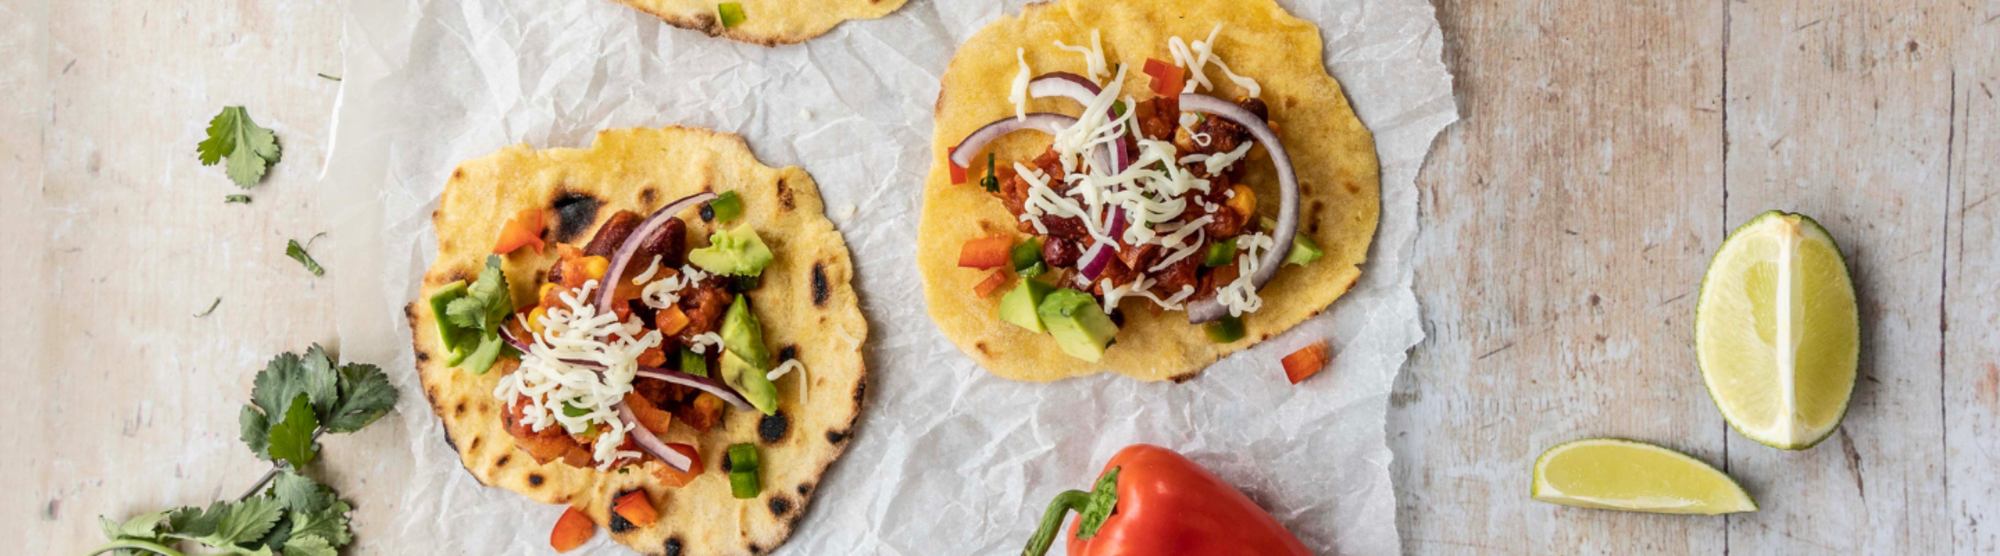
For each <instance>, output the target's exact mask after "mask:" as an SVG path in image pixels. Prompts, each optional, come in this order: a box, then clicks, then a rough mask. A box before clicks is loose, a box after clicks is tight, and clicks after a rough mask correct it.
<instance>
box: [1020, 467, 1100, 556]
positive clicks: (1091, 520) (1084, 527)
mask: <svg viewBox="0 0 2000 556" xmlns="http://www.w3.org/2000/svg"><path fill="white" fill-rule="evenodd" d="M1118 469H1119V468H1117V467H1113V468H1111V470H1110V471H1106V472H1104V476H1102V477H1098V478H1097V488H1095V489H1093V490H1091V491H1090V492H1084V491H1081V490H1071V491H1065V492H1063V493H1062V494H1057V495H1056V499H1055V500H1053V501H1050V502H1049V509H1048V510H1047V511H1044V512H1042V525H1041V527H1038V528H1036V529H1035V536H1034V537H1032V538H1029V539H1028V547H1027V548H1025V549H1023V550H1021V556H1043V555H1044V554H1047V553H1048V552H1049V545H1051V544H1054V543H1055V542H1056V535H1058V534H1061V532H1062V525H1063V518H1065V517H1068V516H1069V512H1070V510H1075V511H1076V519H1077V524H1076V538H1079V539H1085V540H1089V539H1090V538H1091V537H1095V536H1097V529H1098V528H1099V527H1103V526H1104V521H1105V520H1106V519H1110V518H1111V513H1112V510H1114V509H1115V508H1117V506H1118Z"/></svg>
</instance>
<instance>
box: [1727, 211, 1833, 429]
mask: <svg viewBox="0 0 2000 556" xmlns="http://www.w3.org/2000/svg"><path fill="white" fill-rule="evenodd" d="M1860 322H1861V319H1860V316H1859V313H1858V311H1857V310H1856V309H1855V305H1854V282H1853V280H1851V279H1849V278H1848V276H1847V263H1846V261H1845V260H1843V259H1842V258H1841V256H1840V247H1838V246H1836V245H1834V243H1833V237H1832V236H1829V235H1827V233H1826V229H1825V228H1821V227H1820V226H1819V223H1818V222H1814V221H1813V219H1811V218H1807V217H1805V216H1802V215H1798V214H1790V213H1783V212H1778V211H1771V212H1766V213H1764V214H1762V215H1760V216H1758V217H1757V218H1754V219H1752V220H1750V222H1749V223H1747V224H1744V225H1743V227H1741V228H1737V229H1736V232H1735V233H1733V234H1730V236H1729V239H1728V240H1727V241H1724V242H1723V243H1722V248H1721V249H1719V250H1717V251H1716V253H1715V260H1714V261H1711V262H1710V263H1709V264H1708V275H1707V276H1705V277H1703V278H1702V283H1701V299H1700V301H1699V302H1698V303H1697V304H1696V305H1695V321H1694V339H1695V352H1696V355H1695V356H1696V360H1697V361H1698V362H1699V363H1700V364H1701V376H1702V379H1703V380H1704V381H1706V382H1707V383H1708V394H1709V397H1710V398H1713V399H1714V400H1715V406H1716V408H1717V409H1719V410H1721V411H1722V418H1723V420H1726V421H1728V422H1729V425H1730V426H1732V427H1735V428H1736V431H1737V432H1739V433H1742V434H1743V436H1745V437H1749V438H1750V439H1751V440H1755V441H1758V442H1761V443H1764V444H1766V445H1769V446H1771V447H1774V448H1782V449H1786V450H1803V449H1806V448H1811V447H1812V446H1813V445H1814V444H1818V443H1819V441H1821V440H1824V439H1826V437H1827V435H1829V434H1832V433H1833V430H1834V429H1835V428H1837V427H1839V426H1840V419H1841V417H1843V416H1845V415H1846V414H1847V401H1848V398H1850V397H1852V395H1853V393H1854V374H1855V367H1856V365H1857V362H1858V361H1859V360H1860V358H1861V324H1860Z"/></svg>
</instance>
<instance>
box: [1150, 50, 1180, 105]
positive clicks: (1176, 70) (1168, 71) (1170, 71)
mask: <svg viewBox="0 0 2000 556" xmlns="http://www.w3.org/2000/svg"><path fill="white" fill-rule="evenodd" d="M1145 72H1146V75H1150V76H1152V77H1153V93H1155V94H1158V95H1160V96H1163V97H1167V98H1172V99H1178V98H1181V88H1182V87H1185V86H1187V76H1186V74H1185V72H1184V70H1182V69H1181V68H1180V66H1176V65H1173V64H1171V63H1168V62H1165V61H1162V60H1159V59H1157V58H1147V59H1146V69H1145Z"/></svg>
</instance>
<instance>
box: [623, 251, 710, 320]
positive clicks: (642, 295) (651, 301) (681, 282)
mask: <svg viewBox="0 0 2000 556" xmlns="http://www.w3.org/2000/svg"><path fill="white" fill-rule="evenodd" d="M653 264H654V266H655V267H657V266H658V265H659V264H660V258H659V257H657V256H656V257H653ZM652 276H653V269H647V270H646V273H645V274H642V275H639V277H638V278H634V279H633V280H632V283H633V284H634V285H637V284H639V283H640V280H641V279H648V280H650V279H651V278H652ZM706 279H708V273H706V272H702V271H701V269H698V268H695V267H693V266H691V265H681V270H680V272H679V273H676V274H671V275H668V276H665V277H662V278H660V279H659V280H657V281H653V282H652V283H648V284H646V288H645V289H643V290H640V292H639V300H640V301H642V302H644V303H645V304H646V306H647V307H652V308H654V309H665V308H668V307H672V306H674V303H675V302H678V301H680V300H681V295H680V294H681V291H683V290H686V289H687V288H689V287H691V286H693V285H694V284H695V283H696V282H700V281H702V280H706Z"/></svg>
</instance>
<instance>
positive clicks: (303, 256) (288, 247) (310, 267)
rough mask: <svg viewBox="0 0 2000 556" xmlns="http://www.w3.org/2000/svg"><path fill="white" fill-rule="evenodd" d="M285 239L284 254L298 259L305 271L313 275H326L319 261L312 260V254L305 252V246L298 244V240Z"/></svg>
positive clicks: (295, 259)
mask: <svg viewBox="0 0 2000 556" xmlns="http://www.w3.org/2000/svg"><path fill="white" fill-rule="evenodd" d="M286 241H287V243H286V244H285V256H287V257H291V258H292V260H294V261H298V262H299V264H300V265H304V266H305V267H306V272H311V273H313V276H325V275H326V268H324V267H321V266H319V261H315V260H313V258H312V255H311V254H308V253H306V248H305V247H304V246H301V245H299V240H296V239H293V240H286Z"/></svg>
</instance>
